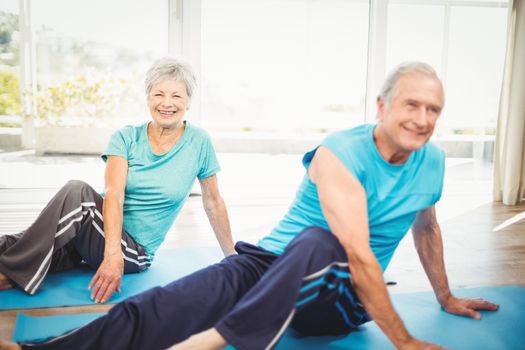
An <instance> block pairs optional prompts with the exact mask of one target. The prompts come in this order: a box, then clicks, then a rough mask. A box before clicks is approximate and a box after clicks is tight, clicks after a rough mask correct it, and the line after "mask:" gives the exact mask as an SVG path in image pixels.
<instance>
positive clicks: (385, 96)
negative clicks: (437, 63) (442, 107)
mask: <svg viewBox="0 0 525 350" xmlns="http://www.w3.org/2000/svg"><path fill="white" fill-rule="evenodd" d="M410 73H421V74H424V75H427V76H429V77H432V78H435V79H437V80H439V81H440V82H441V80H440V79H439V77H438V75H437V73H436V71H435V70H434V68H432V67H431V66H430V65H429V64H427V63H424V62H403V63H401V64H400V65H398V66H397V67H395V68H394V69H393V70H392V71H391V72H390V74H388V76H387V77H386V79H385V82H384V83H383V86H382V87H381V91H380V92H379V97H380V98H381V100H383V101H384V102H385V104H389V103H390V102H391V101H392V95H393V93H394V88H395V86H396V84H397V82H398V81H399V79H400V78H401V77H402V76H404V75H406V74H410Z"/></svg>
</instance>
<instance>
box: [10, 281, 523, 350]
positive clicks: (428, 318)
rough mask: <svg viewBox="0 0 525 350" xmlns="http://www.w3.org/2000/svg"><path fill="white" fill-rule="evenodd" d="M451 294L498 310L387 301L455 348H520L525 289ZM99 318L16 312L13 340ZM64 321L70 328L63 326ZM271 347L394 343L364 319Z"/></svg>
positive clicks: (310, 349) (433, 338) (412, 299)
mask: <svg viewBox="0 0 525 350" xmlns="http://www.w3.org/2000/svg"><path fill="white" fill-rule="evenodd" d="M455 294H456V295H458V296H465V297H483V298H484V299H488V300H490V301H493V302H496V303H498V304H500V310H499V311H497V312H482V319H481V320H479V321H476V320H472V319H468V318H464V317H459V316H453V315H450V314H447V313H446V312H444V311H442V310H441V309H440V307H439V306H438V304H437V303H436V301H435V299H434V295H433V294H432V293H430V292H424V293H411V294H395V295H393V296H392V300H393V302H394V305H395V307H396V309H397V310H398V312H399V314H400V315H401V317H402V318H403V320H404V322H405V324H406V326H407V328H408V329H409V331H410V332H411V333H412V334H413V335H414V336H416V337H419V338H421V339H424V340H427V341H430V342H434V343H438V344H440V345H442V346H445V347H447V348H449V349H458V350H461V349H465V350H466V349H468V350H470V349H476V350H485V349H486V350H489V349H490V350H494V349H498V350H500V349H525V317H524V315H525V288H523V287H519V286H506V287H484V288H474V289H459V290H456V291H455ZM98 316H99V314H81V315H63V316H45V317H42V316H27V315H22V314H19V315H18V317H17V320H16V325H15V332H14V336H13V340H15V341H31V340H36V339H44V338H47V337H49V336H55V335H60V334H62V333H64V332H66V331H68V330H70V329H72V328H75V327H79V326H81V325H84V324H86V323H88V322H90V321H91V320H93V319H94V318H96V317H98ZM48 320H49V321H48ZM65 324H67V325H68V326H69V327H65V326H64V325H65ZM167 331H169V330H167ZM230 349H231V347H230ZM276 349H278V350H289V349H294V350H295V349H304V350H319V349H323V350H342V349H353V350H355V349H357V350H360V349H363V350H364V349H367V350H368V349H393V346H392V345H391V344H390V342H389V341H388V339H387V338H386V337H385V336H384V335H383V333H381V331H380V330H379V328H378V327H377V325H376V324H375V323H374V322H369V323H367V324H365V325H363V326H362V327H360V329H359V330H358V331H356V332H354V333H351V334H350V335H348V336H345V337H304V338H300V337H298V336H297V334H295V333H294V332H293V331H291V330H288V331H287V332H286V333H285V335H284V337H283V338H282V339H281V341H280V342H279V344H278V346H277V348H276Z"/></svg>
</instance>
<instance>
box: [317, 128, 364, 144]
mask: <svg viewBox="0 0 525 350" xmlns="http://www.w3.org/2000/svg"><path fill="white" fill-rule="evenodd" d="M373 128H374V126H373V125H372V124H362V125H359V126H356V127H354V128H351V129H344V130H339V131H334V132H332V133H330V134H328V135H327V136H326V137H325V138H324V140H323V145H340V146H344V147H346V146H348V145H351V144H358V143H363V142H366V141H368V139H369V138H370V133H371V132H372V130H373Z"/></svg>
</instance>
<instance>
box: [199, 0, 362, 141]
mask: <svg viewBox="0 0 525 350" xmlns="http://www.w3.org/2000/svg"><path fill="white" fill-rule="evenodd" d="M368 11H369V5H368V1H343V0H331V1H325V0H323V1H321V0H319V1H315V0H284V1H277V0H273V1H272V0H222V1H216V0H203V1H202V33H201V37H202V66H201V75H202V110H201V113H202V118H201V122H202V124H203V125H205V126H206V127H208V128H212V129H215V130H217V129H218V130H252V129H253V130H261V131H273V132H275V131H282V132H295V131H301V132H310V131H317V132H319V131H326V130H333V129H340V128H347V127H349V126H352V125H356V124H360V123H362V122H363V120H364V103H365V92H366V71H367V70H366V64H367V44H368Z"/></svg>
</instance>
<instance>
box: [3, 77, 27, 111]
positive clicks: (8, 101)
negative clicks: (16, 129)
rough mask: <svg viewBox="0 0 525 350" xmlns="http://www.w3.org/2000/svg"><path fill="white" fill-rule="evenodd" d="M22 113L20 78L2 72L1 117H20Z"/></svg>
mask: <svg viewBox="0 0 525 350" xmlns="http://www.w3.org/2000/svg"><path fill="white" fill-rule="evenodd" d="M21 112H22V111H21V108H20V82H19V80H18V76H17V75H16V74H14V73H12V72H8V71H0V115H20V114H21Z"/></svg>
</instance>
